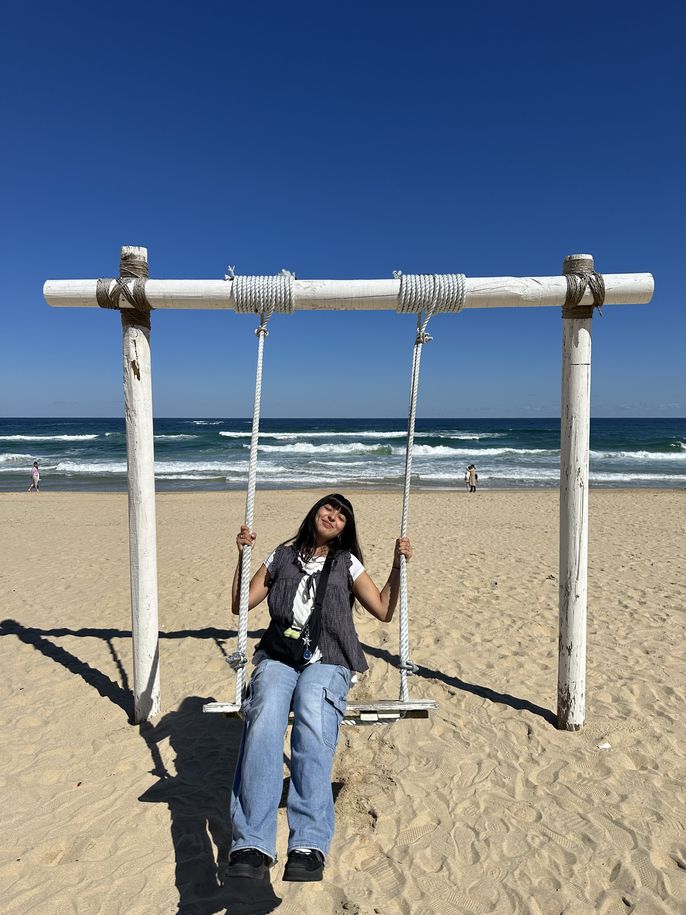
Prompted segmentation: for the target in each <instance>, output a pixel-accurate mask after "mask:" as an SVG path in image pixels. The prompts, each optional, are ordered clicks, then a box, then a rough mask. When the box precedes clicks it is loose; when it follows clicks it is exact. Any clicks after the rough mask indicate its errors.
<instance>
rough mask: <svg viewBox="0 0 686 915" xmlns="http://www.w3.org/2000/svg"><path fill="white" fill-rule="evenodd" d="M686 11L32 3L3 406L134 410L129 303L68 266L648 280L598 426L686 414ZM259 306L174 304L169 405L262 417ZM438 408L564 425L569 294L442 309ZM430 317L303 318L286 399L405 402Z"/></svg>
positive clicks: (13, 58) (344, 407) (15, 62)
mask: <svg viewBox="0 0 686 915" xmlns="http://www.w3.org/2000/svg"><path fill="white" fill-rule="evenodd" d="M684 9H685V8H684V6H683V4H679V3H676V2H675V0H672V2H668V3H667V2H660V0H657V2H651V3H645V2H640V3H637V2H633V0H625V2H621V3H619V2H602V3H598V2H595V3H585V2H580V3H575V4H573V5H571V4H557V3H551V2H549V0H548V2H545V3H543V2H530V3H512V2H499V0H495V2H488V3H486V2H484V3H481V4H476V3H475V4H467V3H449V2H442V3H438V2H431V0H424V2H422V3H403V2H399V0H394V2H386V0H378V2H377V0H367V2H357V0H352V2H348V3H335V4H334V3H326V2H322V0H319V2H316V3H315V2H297V0H293V2H290V3H278V2H260V0H256V2H252V3H238V2H231V0H200V2H197V3H192V4H189V3H180V2H176V0H165V2H159V0H153V2H146V3H138V4H122V3H112V2H108V0H105V2H98V3H93V2H89V3H82V2H69V0H66V2H63V3H59V4H58V3H53V2H50V3H48V2H44V0H39V2H34V3H14V4H12V5H6V6H5V8H4V13H3V23H2V38H0V43H1V46H0V68H1V70H2V82H3V86H4V97H3V102H2V107H3V118H2V134H3V139H2V143H1V144H0V163H1V166H2V167H1V169H0V175H1V177H0V181H1V182H2V208H1V209H2V223H3V232H2V242H1V246H0V255H1V257H2V261H3V263H2V277H3V278H2V284H1V285H0V297H1V307H0V320H1V322H2V323H1V328H2V344H3V345H2V350H1V356H0V360H1V364H0V372H1V378H0V414H1V415H4V416H120V415H122V409H123V406H122V402H123V397H122V385H121V329H120V322H119V317H118V315H117V314H116V313H114V312H109V311H102V310H101V309H53V308H50V307H49V306H48V305H47V304H46V303H45V301H44V299H43V296H42V286H43V283H44V281H45V280H46V279H61V278H64V279H66V278H84V279H85V278H95V277H98V276H114V275H116V274H117V272H118V263H119V249H120V246H121V245H127V244H128V245H145V246H146V247H147V248H148V251H149V262H150V272H151V275H152V276H154V277H158V278H172V277H174V278H221V277H222V276H223V275H224V272H225V269H226V266H227V264H235V265H236V268H237V271H238V272H241V273H275V272H277V271H278V270H280V269H281V268H282V267H287V268H289V269H291V270H293V271H295V272H296V273H297V275H298V276H299V277H301V278H310V277H311V278H315V277H316V278H362V277H389V276H391V275H392V271H393V270H394V269H402V270H403V271H405V272H416V273H432V272H463V273H466V274H467V275H471V276H506V275H520V276H532V275H533V276H536V275H552V274H559V273H560V271H561V265H562V259H563V257H564V255H566V254H571V253H574V252H578V251H583V252H590V253H592V254H594V255H595V258H596V268H597V269H598V270H600V271H601V272H602V271H604V272H607V273H624V272H626V273H631V272H643V271H650V272H652V273H653V274H654V276H655V282H656V289H655V295H654V298H653V301H652V302H651V304H649V305H632V306H608V307H607V308H606V309H605V311H604V315H603V317H601V318H599V317H596V318H594V321H593V379H592V401H593V403H592V409H593V413H594V415H596V416H620V417H621V416H684V415H686V390H685V389H686V370H685V368H684V366H685V365H686V360H685V359H684V341H685V339H686V320H685V318H684V281H685V279H686V275H685V271H684V269H683V266H682V265H683V263H684V252H685V251H686V237H685V232H684V223H685V221H686V220H685V216H684V212H685V209H686V208H685V199H684V197H685V195H684V163H685V162H686V157H685V155H684V154H685V149H684V146H685V143H684V137H685V129H684V122H685V118H684V112H685V111H686V107H685V106H686V101H685V100H686V92H685V91H684V90H685V86H684V72H685V70H684V34H685V33H686V28H685V27H686V13H685V12H684ZM255 323H256V322H255V319H254V318H253V317H252V316H236V315H234V314H233V313H231V312H209V311H208V312H171V311H166V312H163V313H162V312H157V313H155V314H153V316H152V325H153V326H152V357H153V388H154V400H155V415H157V416H160V417H163V416H192V417H202V416H247V415H249V414H250V412H251V409H252V394H253V383H254V360H255V337H254V335H253V328H254V326H255ZM432 325H433V326H432V333H433V336H434V342H433V343H432V344H431V345H430V346H429V347H427V350H426V352H425V354H424V357H423V363H422V365H423V379H422V390H421V396H420V406H419V410H420V415H424V416H427V417H442V416H445V417H474V416H484V417H489V416H490V417H494V416H502V417H508V416H557V415H559V401H560V349H561V319H560V313H559V310H558V309H556V308H548V309H497V310H481V311H478V310H469V311H466V312H464V313H463V314H461V315H460V316H458V317H454V316H438V317H436V318H435V319H434V321H433V322H432ZM413 331H414V319H413V318H412V317H409V316H397V315H394V314H393V313H388V312H385V313H361V312H357V313H355V312H346V313H344V312H336V313H333V312H330V313H324V314H317V313H309V312H300V313H296V314H295V315H293V316H279V315H277V316H276V317H275V318H274V319H273V321H272V324H271V333H270V336H269V338H268V340H267V354H266V364H265V382H264V393H263V415H265V416H272V417H279V416H283V417H293V416H303V417H317V416H348V417H356V416H359V417H372V416H401V415H404V414H405V412H406V410H407V392H408V384H409V367H410V356H411V346H412V342H413Z"/></svg>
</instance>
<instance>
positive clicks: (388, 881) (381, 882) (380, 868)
mask: <svg viewBox="0 0 686 915" xmlns="http://www.w3.org/2000/svg"><path fill="white" fill-rule="evenodd" d="M366 871H367V874H368V875H369V876H370V877H371V878H372V880H373V881H374V882H375V883H376V884H377V885H378V886H379V887H380V889H381V890H383V893H384V896H385V897H386V898H387V899H393V897H394V896H397V895H398V893H399V892H400V890H401V889H402V887H403V882H404V881H403V880H402V879H401V876H400V871H399V870H398V868H397V867H396V865H395V864H393V863H392V862H391V861H389V859H388V858H386V857H379V858H377V860H376V861H373V862H372V863H371V864H369V865H367V868H366Z"/></svg>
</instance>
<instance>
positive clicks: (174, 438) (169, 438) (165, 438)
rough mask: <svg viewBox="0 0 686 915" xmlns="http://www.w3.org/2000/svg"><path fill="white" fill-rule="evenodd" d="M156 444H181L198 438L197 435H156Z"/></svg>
mask: <svg viewBox="0 0 686 915" xmlns="http://www.w3.org/2000/svg"><path fill="white" fill-rule="evenodd" d="M154 438H155V441H156V442H181V441H186V442H190V441H192V440H193V439H196V438H198V436H197V435H186V434H184V433H180V434H179V435H156V436H154Z"/></svg>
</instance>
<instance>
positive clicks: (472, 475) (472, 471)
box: [467, 464, 479, 492]
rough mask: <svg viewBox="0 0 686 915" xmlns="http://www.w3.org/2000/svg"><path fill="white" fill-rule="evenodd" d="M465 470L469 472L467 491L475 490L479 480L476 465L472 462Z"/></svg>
mask: <svg viewBox="0 0 686 915" xmlns="http://www.w3.org/2000/svg"><path fill="white" fill-rule="evenodd" d="M467 470H468V472H469V491H470V492H476V484H477V482H478V481H479V474H478V473H477V472H476V467H475V466H474V464H470V465H469V467H468V468H467Z"/></svg>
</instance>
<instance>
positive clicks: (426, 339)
mask: <svg viewBox="0 0 686 915" xmlns="http://www.w3.org/2000/svg"><path fill="white" fill-rule="evenodd" d="M432 340H433V337H432V336H431V334H427V332H426V331H425V330H420V331H419V333H418V334H417V336H416V337H415V341H414V342H415V346H422V344H424V343H431V341H432Z"/></svg>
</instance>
